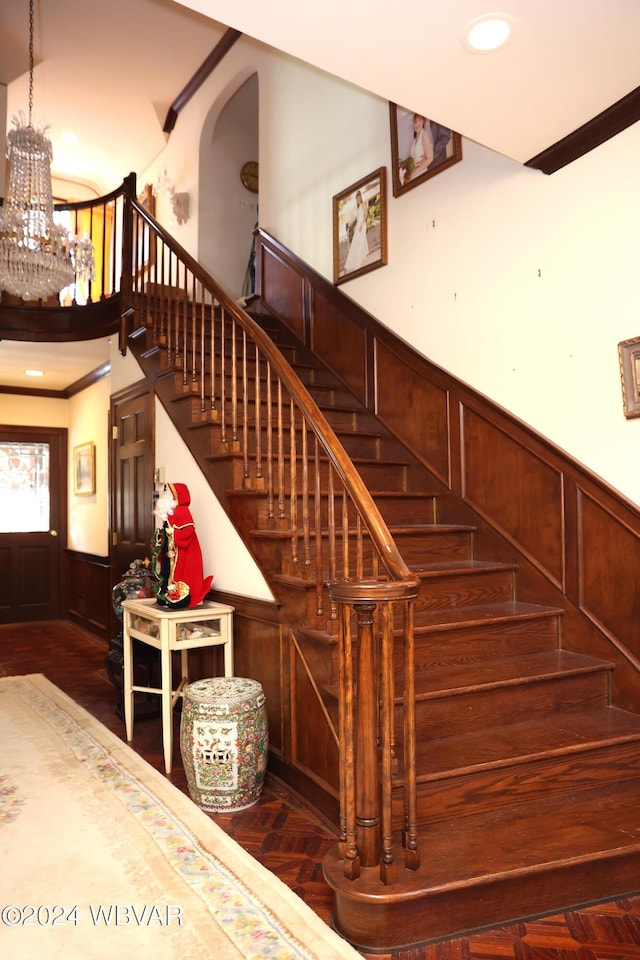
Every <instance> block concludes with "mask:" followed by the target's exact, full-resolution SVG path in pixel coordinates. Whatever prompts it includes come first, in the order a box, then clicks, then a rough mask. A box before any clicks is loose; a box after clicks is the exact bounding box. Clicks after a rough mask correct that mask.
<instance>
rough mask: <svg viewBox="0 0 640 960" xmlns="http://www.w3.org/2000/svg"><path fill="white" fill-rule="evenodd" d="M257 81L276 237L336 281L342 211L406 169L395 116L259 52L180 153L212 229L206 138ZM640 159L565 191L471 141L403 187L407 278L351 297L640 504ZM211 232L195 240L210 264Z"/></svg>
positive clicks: (221, 74)
mask: <svg viewBox="0 0 640 960" xmlns="http://www.w3.org/2000/svg"><path fill="white" fill-rule="evenodd" d="M254 70H257V72H258V77H259V85H260V118H259V125H260V157H259V159H260V224H261V226H263V227H264V228H265V229H266V230H267V231H269V232H270V233H272V234H273V235H274V236H275V237H277V238H278V239H279V240H281V241H282V242H283V243H284V244H285V245H287V246H288V247H290V248H291V249H292V250H293V251H295V252H296V253H297V254H298V255H300V256H301V257H302V258H303V259H304V260H306V261H307V262H308V263H309V264H311V266H313V267H314V268H315V269H317V270H318V271H320V272H321V273H323V274H324V275H325V276H327V277H328V278H330V279H331V278H332V270H333V267H332V250H333V240H332V197H333V196H334V194H336V193H339V192H341V191H342V190H343V189H345V188H346V187H348V186H349V185H350V184H351V183H353V182H355V181H356V180H359V179H361V178H362V177H364V176H365V175H366V174H368V173H370V172H371V171H373V170H375V169H376V168H377V167H379V166H382V165H384V166H386V167H387V168H388V167H389V165H390V161H391V156H390V133H389V112H388V104H387V102H386V101H384V100H381V99H379V98H378V97H375V96H373V95H372V94H369V93H367V92H365V91H362V90H360V89H358V88H356V87H353V86H350V85H349V84H347V83H344V82H343V81H340V80H337V79H336V78H334V77H331V76H329V75H327V74H324V73H322V72H321V71H318V70H315V69H313V68H310V67H308V66H306V65H304V64H302V63H300V62H299V61H296V60H295V59H293V58H290V57H287V56H285V55H283V54H279V53H277V52H275V51H272V50H270V49H269V48H266V47H263V46H262V45H260V44H258V43H257V42H255V41H251V40H246V39H244V38H243V39H242V40H241V41H239V42H238V43H237V44H236V45H235V46H234V48H233V49H232V51H231V52H230V54H229V55H228V56H227V57H226V58H225V59H224V61H223V62H222V64H221V65H220V67H219V68H218V69H217V70H216V71H215V73H214V75H213V76H212V77H211V78H210V79H209V81H208V82H207V83H206V84H204V85H203V86H202V87H201V89H200V90H199V91H198V93H197V94H196V96H195V97H194V99H193V100H192V101H191V102H190V103H189V104H188V106H187V107H186V108H185V110H184V111H183V113H182V114H181V117H180V123H179V124H178V125H176V128H175V130H174V133H173V134H172V136H171V138H170V141H169V143H168V145H167V150H166V154H167V157H169V158H173V159H174V161H175V162H177V158H180V163H181V164H182V166H183V171H184V175H185V178H186V180H188V181H189V182H191V183H192V185H193V196H192V201H193V208H194V210H195V211H196V215H195V218H194V220H195V219H197V208H198V185H197V169H196V167H197V156H198V149H199V142H200V135H201V131H202V129H203V125H204V122H205V120H206V118H207V116H209V115H210V111H211V110H212V109H215V110H218V111H219V110H221V109H222V107H223V105H224V102H226V99H228V97H229V96H230V94H231V93H232V92H234V91H235V90H236V89H238V87H239V85H240V84H241V83H242V82H243V81H244V80H245V79H246V78H247V76H249V75H250V74H251V73H253V72H254ZM405 106H409V107H411V105H410V104H406V105H405ZM639 155H640V124H636V125H635V126H633V127H632V128H630V129H629V130H627V131H625V132H623V133H621V134H619V135H618V136H617V137H615V138H614V139H613V140H611V141H609V142H608V143H606V144H604V145H603V146H601V147H599V148H598V149H596V150H595V151H593V152H591V153H590V154H588V155H587V156H586V157H584V158H582V159H581V160H578V161H576V162H575V163H573V164H571V165H570V166H568V167H566V168H564V169H563V170H561V171H559V172H557V173H556V174H553V175H552V176H550V177H547V176H545V175H544V174H541V173H539V172H537V171H532V170H529V169H527V168H525V167H522V166H521V165H519V164H517V163H515V162H513V161H510V160H507V159H506V158H504V157H502V156H500V155H498V154H495V153H493V152H491V151H489V150H486V149H484V148H482V147H480V146H478V145H477V144H474V143H472V142H470V141H468V140H464V141H463V160H462V162H461V163H459V164H457V165H455V166H454V167H451V168H450V169H448V170H446V171H444V172H443V173H442V174H440V175H439V176H437V177H434V178H433V179H431V180H429V181H427V182H426V183H424V184H422V185H420V186H418V187H417V188H416V189H413V190H411V191H409V192H408V193H406V194H404V195H403V196H401V197H398V198H393V197H392V196H391V189H390V180H389V181H388V186H389V189H388V193H389V198H388V241H389V242H388V248H389V263H388V265H387V266H385V267H382V268H380V269H379V270H376V271H374V272H372V273H369V274H367V275H366V276H364V277H361V278H358V279H356V280H353V281H351V282H350V283H348V284H345V285H344V287H342V289H343V291H344V292H345V293H346V294H348V295H349V296H350V297H352V298H353V299H355V300H356V301H357V302H359V303H360V304H361V305H362V306H363V307H364V308H365V309H367V310H369V311H370V312H371V313H372V314H373V315H374V316H376V317H378V319H380V320H381V321H382V322H383V323H386V324H387V325H388V326H389V327H391V328H393V329H394V330H395V331H396V332H397V333H398V334H399V335H400V336H402V337H403V338H404V339H406V340H407V341H409V342H410V343H411V344H413V345H414V346H415V348H416V349H417V350H418V351H420V352H421V353H422V354H424V355H425V356H427V357H429V358H430V359H431V360H433V361H434V362H435V363H437V364H440V365H441V366H443V367H445V368H447V369H448V370H450V371H451V372H452V373H453V374H455V375H456V376H458V377H460V378H461V379H462V380H464V381H466V382H468V383H469V384H471V385H472V386H473V387H475V388H476V389H478V390H480V391H481V392H483V393H484V394H486V395H487V396H489V397H490V398H491V399H493V400H494V401H496V402H497V403H499V404H501V405H502V406H504V407H506V408H508V409H509V410H511V411H512V412H513V413H514V414H515V415H516V416H517V417H519V418H520V419H522V420H524V421H525V422H527V423H528V424H530V425H531V426H533V427H534V428H535V429H537V430H539V431H540V432H541V433H543V434H544V435H545V436H547V437H548V438H549V439H550V440H552V441H553V442H555V443H557V444H558V445H559V446H561V447H563V448H564V449H566V450H567V451H568V452H569V453H570V454H571V455H573V456H574V457H575V458H576V459H578V460H579V461H581V462H583V463H584V464H585V465H586V466H587V467H589V468H590V469H591V470H592V471H594V472H595V473H596V474H599V475H600V476H601V477H603V478H604V479H605V480H606V481H607V482H608V483H610V484H611V485H612V486H614V487H616V488H617V489H618V490H619V491H621V492H622V493H623V494H624V495H626V496H627V497H628V498H629V499H631V500H632V501H634V502H635V503H637V504H640V470H638V457H637V453H636V450H637V446H638V441H639V440H640V419H636V420H625V418H624V415H623V411H622V395H621V387H620V378H619V368H618V355H617V344H618V342H619V341H621V340H626V339H629V338H631V337H634V336H638V335H640V320H639V319H638V316H637V307H636V269H637V268H636V258H637V253H636V246H637V223H638V222H639V220H640V178H639V177H638V173H637V168H638V164H637V158H638V156H639ZM162 159H163V158H162V157H161V158H159V160H158V163H159V164H161V163H162ZM208 186H209V185H207V188H208ZM202 189H204V188H202ZM196 226H197V225H196V223H195V222H194V221H190V224H189V225H188V227H189V230H184V231H183V235H181V236H180V241H181V242H182V243H184V245H185V246H187V247H188V248H189V249H191V250H192V251H193V252H194V253H195V254H196V255H197V244H198V241H197V236H198V235H197V228H196Z"/></svg>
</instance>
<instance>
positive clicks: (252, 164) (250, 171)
mask: <svg viewBox="0 0 640 960" xmlns="http://www.w3.org/2000/svg"><path fill="white" fill-rule="evenodd" d="M240 179H241V180H242V183H243V184H244V186H245V187H246V188H247V190H251V192H252V193H257V192H258V164H257V162H256V161H255V160H247V162H246V163H244V164H243V165H242V170H241V171H240Z"/></svg>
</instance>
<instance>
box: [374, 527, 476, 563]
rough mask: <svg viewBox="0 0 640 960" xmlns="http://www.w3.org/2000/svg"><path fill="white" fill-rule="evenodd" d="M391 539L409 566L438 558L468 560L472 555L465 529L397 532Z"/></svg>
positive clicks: (434, 560) (437, 559) (470, 543)
mask: <svg viewBox="0 0 640 960" xmlns="http://www.w3.org/2000/svg"><path fill="white" fill-rule="evenodd" d="M435 529H437V528H435ZM393 539H394V541H395V544H396V546H397V547H398V549H399V550H400V553H401V554H402V556H403V558H404V560H405V562H406V563H408V564H409V565H410V566H411V564H418V563H436V562H437V561H439V560H442V561H445V562H446V561H448V560H470V559H471V556H472V542H471V537H470V535H469V533H468V532H467V531H465V530H462V531H455V530H448V531H446V532H445V531H442V532H436V533H431V532H430V533H419V532H416V533H405V532H399V533H394V534H393Z"/></svg>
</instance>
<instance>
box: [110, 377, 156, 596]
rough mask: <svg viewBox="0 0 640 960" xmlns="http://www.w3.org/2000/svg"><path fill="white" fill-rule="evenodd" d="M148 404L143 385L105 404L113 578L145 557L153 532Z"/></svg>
mask: <svg viewBox="0 0 640 960" xmlns="http://www.w3.org/2000/svg"><path fill="white" fill-rule="evenodd" d="M153 404H154V399H153V393H151V392H150V390H149V388H148V386H147V384H146V382H143V383H139V384H135V385H134V386H132V387H129V388H127V389H126V390H123V391H121V392H120V393H118V394H115V395H114V396H113V397H112V399H111V424H112V427H113V446H112V463H111V479H112V482H111V516H112V532H113V557H112V559H113V574H114V576H115V577H116V578H119V577H120V576H121V575H122V574H123V573H125V572H126V570H127V568H128V567H129V564H130V563H131V561H132V560H144V559H145V557H149V558H150V557H151V538H152V536H153V533H154V530H155V520H154V515H153V490H154V486H153V471H154V466H155V445H154V407H153ZM116 582H117V580H114V583H116Z"/></svg>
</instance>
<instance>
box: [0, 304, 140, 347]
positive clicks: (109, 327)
mask: <svg viewBox="0 0 640 960" xmlns="http://www.w3.org/2000/svg"><path fill="white" fill-rule="evenodd" d="M121 305H122V296H121V294H120V293H114V294H113V296H111V297H106V298H105V299H104V300H100V301H98V302H97V303H87V304H85V305H84V306H71V307H56V306H50V307H46V306H43V305H40V303H38V305H34V306H31V307H29V306H25V305H24V304H21V305H20V306H18V305H17V304H12V303H8V302H6V298H5V296H4V295H3V299H2V303H1V304H0V307H1V309H0V337H3V338H4V339H6V340H29V341H34V342H36V343H40V342H52V341H55V342H60V343H66V342H69V341H74V342H75V341H79V340H96V339H98V338H99V337H107V336H109V335H110V334H112V333H115V332H116V330H117V329H118V322H119V319H120V314H121V312H122V309H121Z"/></svg>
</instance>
